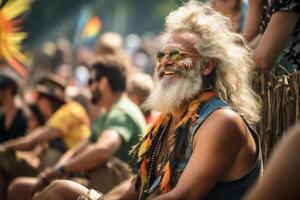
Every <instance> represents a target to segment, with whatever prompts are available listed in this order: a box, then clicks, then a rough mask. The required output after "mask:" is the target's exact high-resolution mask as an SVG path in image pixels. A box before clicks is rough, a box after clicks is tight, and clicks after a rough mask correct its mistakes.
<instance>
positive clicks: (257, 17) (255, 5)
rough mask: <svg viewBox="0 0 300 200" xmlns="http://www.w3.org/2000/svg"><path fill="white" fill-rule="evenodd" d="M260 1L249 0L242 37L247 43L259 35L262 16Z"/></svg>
mask: <svg viewBox="0 0 300 200" xmlns="http://www.w3.org/2000/svg"><path fill="white" fill-rule="evenodd" d="M262 3H263V2H262V0H249V9H248V15H247V20H246V26H245V30H244V33H243V35H244V36H245V38H246V40H247V42H250V41H252V40H253V39H254V38H255V37H256V36H257V35H258V34H259V26H260V21H261V15H262Z"/></svg>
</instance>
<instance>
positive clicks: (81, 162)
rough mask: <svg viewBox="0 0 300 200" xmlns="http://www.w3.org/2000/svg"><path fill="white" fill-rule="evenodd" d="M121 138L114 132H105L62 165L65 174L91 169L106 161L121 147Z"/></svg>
mask: <svg viewBox="0 0 300 200" xmlns="http://www.w3.org/2000/svg"><path fill="white" fill-rule="evenodd" d="M122 142H123V140H122V138H121V136H120V135H119V134H118V133H117V132H116V131H115V130H105V131H104V132H103V133H102V134H101V136H100V137H99V138H98V140H97V142H96V143H95V144H90V145H88V146H87V147H86V148H85V150H84V151H83V152H82V153H80V154H78V155H77V156H75V157H73V158H72V159H70V160H69V161H68V163H66V164H65V165H64V168H65V171H66V172H75V171H79V170H87V169H92V168H93V167H96V166H99V165H101V164H102V163H103V162H105V161H107V160H108V159H109V158H110V157H111V155H112V154H113V153H114V152H115V151H116V150H117V149H118V148H119V147H120V146H121V145H122Z"/></svg>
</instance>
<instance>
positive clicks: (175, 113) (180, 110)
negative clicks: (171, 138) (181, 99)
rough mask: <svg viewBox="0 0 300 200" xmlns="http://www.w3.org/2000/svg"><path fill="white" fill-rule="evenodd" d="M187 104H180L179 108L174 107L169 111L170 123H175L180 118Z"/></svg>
mask: <svg viewBox="0 0 300 200" xmlns="http://www.w3.org/2000/svg"><path fill="white" fill-rule="evenodd" d="M187 105H188V104H186V105H183V106H181V107H179V108H176V109H174V110H172V111H171V115H172V124H175V125H176V124H177V123H178V122H179V121H180V119H181V118H182V115H183V113H184V112H185V111H186V109H187V107H188V106H187Z"/></svg>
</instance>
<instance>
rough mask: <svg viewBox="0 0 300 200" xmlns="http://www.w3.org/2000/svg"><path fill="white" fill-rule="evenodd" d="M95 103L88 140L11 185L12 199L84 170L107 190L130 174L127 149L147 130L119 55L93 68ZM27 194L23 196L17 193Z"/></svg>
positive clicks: (90, 179) (91, 181)
mask: <svg viewBox="0 0 300 200" xmlns="http://www.w3.org/2000/svg"><path fill="white" fill-rule="evenodd" d="M91 70H92V77H91V86H90V88H91V92H92V102H93V103H94V104H98V105H99V106H100V107H101V110H100V113H99V116H98V118H97V120H96V121H95V122H94V123H93V125H92V135H91V137H90V140H89V141H82V142H81V143H80V144H78V145H77V146H76V147H75V148H73V149H71V150H69V151H68V152H66V153H65V154H64V155H63V156H62V157H61V159H60V160H59V161H58V162H57V163H56V165H55V166H54V167H51V168H48V169H46V170H44V171H43V172H41V173H40V174H39V175H38V176H37V178H25V177H24V178H19V179H16V180H15V181H14V182H13V183H12V184H11V186H10V190H9V195H8V197H9V199H11V200H12V199H24V200H25V199H31V195H32V194H33V193H34V192H36V191H38V190H39V189H41V188H42V187H44V186H46V185H47V184H48V183H49V182H50V181H52V180H54V179H57V178H60V177H65V178H66V177H68V178H72V174H74V173H78V172H82V173H83V175H84V177H86V178H87V179H88V185H89V186H91V187H94V188H98V189H99V190H101V191H103V192H106V191H109V190H111V189H112V188H113V186H115V185H117V184H119V183H120V182H121V181H123V180H126V179H128V178H129V177H130V175H131V173H130V171H129V169H128V166H127V164H126V162H128V161H129V158H130V157H129V155H128V151H129V150H130V149H131V146H132V145H134V144H136V143H137V142H138V140H139V134H141V133H142V132H143V131H144V128H145V124H146V123H145V120H144V117H143V114H142V112H141V111H140V110H139V108H138V107H137V105H135V104H134V103H133V102H132V101H130V100H129V99H128V98H127V97H126V95H125V89H126V79H127V68H126V66H125V65H124V64H123V62H122V61H121V60H119V59H118V57H115V56H112V55H109V56H102V57H101V58H99V59H98V61H96V62H95V63H94V64H93V65H92V67H91ZM20 193H22V194H24V195H23V196H22V197H20V195H18V194H20Z"/></svg>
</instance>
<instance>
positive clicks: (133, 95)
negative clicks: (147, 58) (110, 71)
mask: <svg viewBox="0 0 300 200" xmlns="http://www.w3.org/2000/svg"><path fill="white" fill-rule="evenodd" d="M153 87H154V83H153V80H152V78H151V76H150V75H148V74H144V73H135V74H132V75H130V76H129V77H128V81H127V88H126V93H127V95H128V97H129V98H130V99H131V101H133V102H134V103H135V104H136V105H138V106H139V107H140V109H141V110H142V112H143V114H144V117H145V119H146V122H147V124H150V123H151V122H153V121H154V120H155V117H156V116H157V115H156V114H155V111H152V110H148V109H145V108H143V107H142V105H143V103H144V102H145V100H146V99H147V98H148V96H149V95H150V93H151V92H152V90H153Z"/></svg>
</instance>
